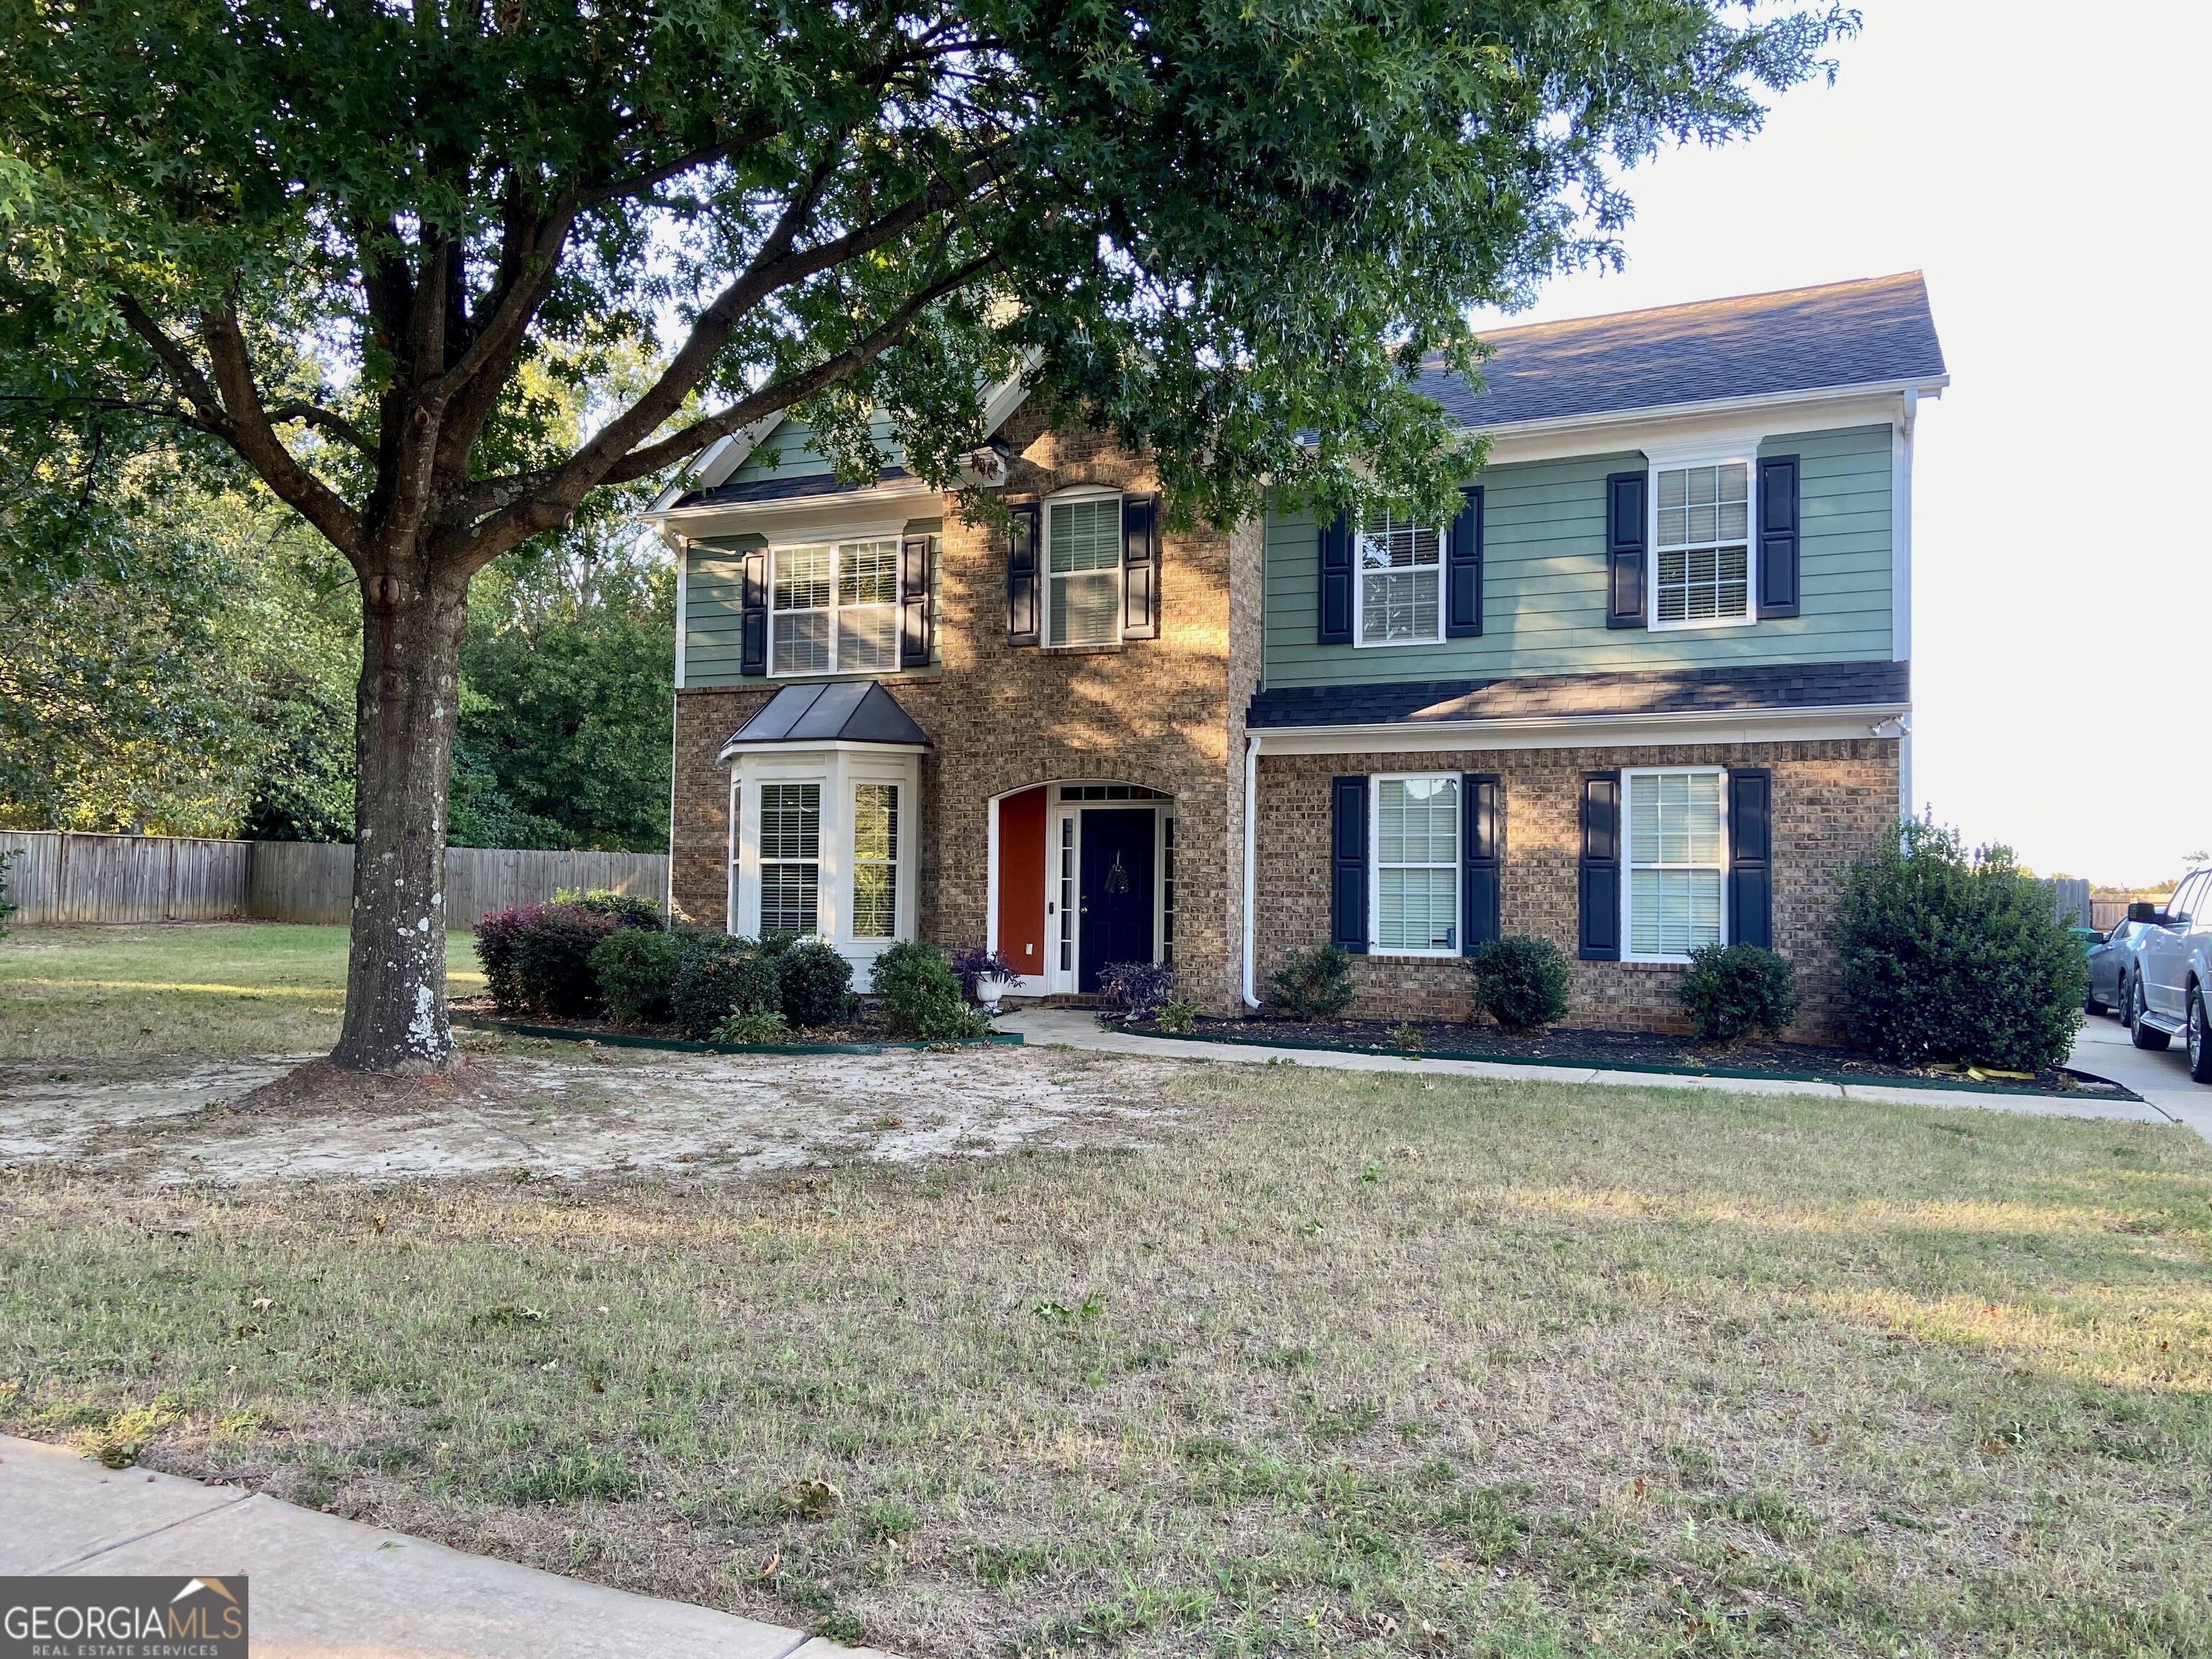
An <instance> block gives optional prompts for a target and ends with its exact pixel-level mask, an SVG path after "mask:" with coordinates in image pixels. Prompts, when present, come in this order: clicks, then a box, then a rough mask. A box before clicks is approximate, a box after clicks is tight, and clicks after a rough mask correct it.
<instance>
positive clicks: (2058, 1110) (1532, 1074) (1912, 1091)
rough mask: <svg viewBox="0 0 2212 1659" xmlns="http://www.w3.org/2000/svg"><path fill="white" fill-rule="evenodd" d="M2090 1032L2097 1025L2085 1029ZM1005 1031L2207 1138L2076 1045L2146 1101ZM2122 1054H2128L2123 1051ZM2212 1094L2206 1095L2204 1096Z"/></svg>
mask: <svg viewBox="0 0 2212 1659" xmlns="http://www.w3.org/2000/svg"><path fill="white" fill-rule="evenodd" d="M2090 1024H2092V1025H2094V1024H2097V1022H2096V1021H2094V1020H2092V1021H2091V1022H2090ZM999 1025H1000V1029H1001V1030H1010V1031H1019V1032H1020V1033H1021V1034H1022V1036H1023V1037H1024V1039H1025V1040H1026V1041H1028V1042H1033V1043H1053V1042H1057V1043H1062V1044H1065V1045H1066V1047H1068V1048H1096V1049H1103V1050H1104V1051H1106V1052H1108V1053H1110V1054H1155V1055H1158V1054H1167V1055H1173V1056H1175V1057H1176V1058H1179V1059H1183V1060H1226V1061H1231V1062H1237V1063H1241V1064H1244V1065H1264V1064H1266V1063H1267V1061H1269V1060H1287V1061H1291V1062H1293V1063H1295V1064H1297V1065H1299V1066H1334V1067H1335V1068H1337V1069H1338V1070H1340V1071H1346V1072H1419V1073H1421V1074H1422V1075H1423V1076H1425V1077H1437V1076H1444V1077H1487V1078H1504V1079H1513V1080H1516V1081H1519V1082H1522V1083H1598V1084H1609V1085H1613V1086H1615V1087H1618V1088H1624V1089H1723V1090H1727V1091H1730V1092H1731V1093H1735V1094H1750V1095H1819V1096H1823V1097H1826V1098H1828V1099H1830V1100H1881V1101H1893V1102H1900V1103H1904V1104H1906V1105H1911V1106H1956V1107H1979V1108H1982V1109H1984V1110H1989V1111H2000V1112H2027V1113H2030V1114H2032V1115H2038V1116H2045V1117H2086V1118H2127V1119H2130V1120H2132V1121H2136V1122H2138V1123H2180V1122H2187V1123H2188V1124H2189V1126H2190V1127H2191V1128H2193V1129H2195V1130H2196V1131H2197V1133H2199V1134H2202V1135H2203V1136H2204V1137H2205V1138H2206V1139H2212V1103H2208V1109H2205V1110H2204V1111H2203V1115H2199V1116H2195V1117H2185V1116H2184V1115H2183V1114H2182V1113H2181V1112H2179V1110H2176V1109H2171V1108H2170V1107H2168V1106H2167V1105H2166V1104H2164V1103H2162V1102H2154V1101H2152V1100H2151V1099H2150V1098H2149V1097H2148V1091H2146V1090H2144V1089H2143V1087H2142V1085H2140V1084H2138V1083H2136V1081H2135V1080H2134V1079H2132V1078H2130V1077H2126V1076H2123V1075H2122V1074H2121V1073H2119V1072H2118V1071H2117V1070H2114V1069H2112V1067H2111V1066H2107V1065H2105V1064H2103V1063H2102V1062H2104V1061H2106V1060H2108V1059H2109V1058H2110V1051H2109V1050H2107V1049H2104V1048H2100V1049H2098V1050H2097V1051H2096V1055H2095V1058H2096V1060H2097V1061H2098V1062H2099V1063H2098V1064H2091V1063H2089V1062H2088V1061H2087V1060H2081V1059H2080V1058H2079V1055H2080V1054H2081V1048H2080V1045H2079V1044H2077V1045H2076V1047H2075V1055H2076V1060H2075V1064H2076V1065H2078V1066H2081V1069H2082V1070H2084V1071H2087V1072H2091V1073H2095V1074H2096V1075H2097V1076H2100V1077H2106V1078H2110V1079H2112V1081H2113V1082H2115V1083H2120V1084H2124V1085H2126V1086H2127V1087H2129V1088H2130V1089H2134V1090H2136V1091H2137V1092H2138V1093H2141V1094H2144V1095H2145V1096H2146V1099H2145V1100H2142V1101H2135V1100H2093V1099H2084V1098H2082V1097H2079V1096H2075V1095H2012V1094H1981V1093H1978V1092H1976V1091H1972V1090H1967V1089H1918V1088H1912V1087H1909V1086H1904V1085H1896V1084H1871V1083H1804V1082H1797V1081H1794V1080H1790V1079H1781V1078H1735V1077H1706V1076H1701V1075H1699V1074H1697V1073H1689V1072H1680V1073H1667V1072H1613V1071H1603V1070H1599V1069H1597V1068H1595V1067H1592V1068H1583V1067H1581V1066H1514V1065H1509V1064H1506V1063H1504V1062H1502V1061H1498V1060H1443V1059H1429V1060H1415V1059H1412V1058H1409V1057H1407V1056H1404V1055H1400V1054H1334V1053H1331V1052H1329V1051H1328V1050H1326V1049H1314V1048H1261V1047H1258V1046H1256V1045H1247V1044H1245V1043H1241V1042H1237V1043H1231V1042H1176V1041H1175V1040H1174V1039H1172V1038H1168V1037H1149V1036H1127V1035H1126V1034H1124V1033H1122V1032H1120V1031H1109V1030H1102V1029H1101V1028H1100V1026H1099V1024H1098V1022H1097V1019H1096V1018H1093V1017H1092V1016H1091V1013H1090V1012H1088V1011H1086V1010H1083V1009H1076V1008H1030V1009H1024V1010H1023V1011H1022V1012H1019V1013H1014V1014H1009V1015H1007V1016H1006V1018H1003V1019H1001V1020H1000V1022H999ZM2119 1040H2120V1042H2121V1043H2122V1044H2123V1045H2125V1044H2126V1042H2127V1033H2126V1032H2125V1031H2122V1032H2121V1033H2120V1037H2119ZM2127 1052H2128V1053H2129V1054H2135V1052H2136V1051H2135V1050H2134V1049H2132V1048H2129V1049H2128V1050H2127ZM2140 1058H2142V1059H2143V1060H2164V1059H2166V1058H2167V1056H2166V1055H2164V1054H2144V1055H2142V1056H2140ZM2179 1077H2180V1079H2181V1084H2182V1086H2183V1087H2185V1088H2186V1087H2189V1086H2191V1085H2190V1083H2189V1075H2188V1073H2187V1072H2186V1071H2183V1072H2181V1073H2179ZM2203 1092H2204V1093H2205V1094H2206V1095H2207V1096H2212V1089H2208V1090H2206V1091H2203Z"/></svg>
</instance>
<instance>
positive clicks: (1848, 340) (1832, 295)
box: [1422, 270, 1949, 431]
mask: <svg viewBox="0 0 2212 1659" xmlns="http://www.w3.org/2000/svg"><path fill="white" fill-rule="evenodd" d="M1482 338H1483V340H1484V342H1485V343H1486V344H1488V345H1489V346H1491V347H1492V351H1493V355H1492V357H1491V358H1490V360H1489V362H1487V363H1486V364H1485V365H1484V366H1483V370H1482V379H1483V381H1484V385H1483V386H1482V387H1481V388H1480V390H1477V389H1476V388H1474V387H1473V386H1469V385H1468V383H1467V382H1466V381H1465V380H1462V378H1461V377H1460V376H1458V375H1456V374H1449V373H1447V372H1446V371H1445V370H1444V369H1443V368H1441V367H1435V366H1432V367H1431V368H1428V369H1426V370H1425V371H1424V373H1423V375H1422V390H1423V391H1425V392H1427V393H1428V394H1429V395H1430V396H1431V397H1432V398H1435V399H1436V400H1437V402H1438V403H1439V404H1442V405H1443V409H1444V411H1445V413H1447V414H1449V416H1452V418H1453V419H1455V420H1456V421H1458V422H1460V423H1461V424H1462V425H1463V426H1467V427H1471V428H1474V429H1476V430H1478V431H1487V430H1489V429H1491V428H1496V427H1500V426H1512V425H1518V424H1522V423H1523V422H1540V421H1541V422H1552V421H1571V420H1577V419H1585V418H1589V417H1591V416H1603V415H1620V414H1626V413H1629V412H1631V411H1634V410H1657V409H1670V408H1680V407H1681V406H1683V405H1686V404H1715V403H1735V402H1740V401H1744V400H1748V399H1757V398H1777V397H1786V396H1788V395H1790V393H1793V392H1841V391H1846V390H1849V389H1850V388H1853V387H1867V388H1875V387H1883V388H1887V387H1897V386H1941V385H1942V384H1943V383H1944V382H1945V381H1946V380H1948V378H1949V376H1948V374H1947V373H1946V372H1945V369H1944V367H1943V348H1942V343H1940V342H1939V341H1938V340H1937V339H1936V319H1935V317H1934V315H1933V314H1932V313H1930V311H1929V305H1928V284H1927V283H1926V281H1925V280H1924V279H1923V277H1922V276H1921V274H1920V273H1919V272H1918V271H1917V270H1909V271H1905V272H1903V273H1902V274H1900V275H1898V276H1869V277H1865V278H1863V279H1861V280H1859V281H1857V282H1849V283H1826V284H1824V285H1822V286H1820V287H1819V288H1793V289H1783V290H1781V291H1780V292H1778V293H1774V294H1747V295H1740V296H1738V297H1737V298H1735V299H1729V300H1705V301H1699V302H1698V303H1697V304H1694V305H1683V306H1662V307H1659V308H1657V309H1656V310H1652V311H1623V312H1616V313H1613V315H1611V316H1607V317H1579V318H1575V319H1571V320H1569V321H1565V322H1557V323H1531V324H1528V325H1524V326H1522V327H1519V328H1499V329H1491V330H1487V331H1482Z"/></svg>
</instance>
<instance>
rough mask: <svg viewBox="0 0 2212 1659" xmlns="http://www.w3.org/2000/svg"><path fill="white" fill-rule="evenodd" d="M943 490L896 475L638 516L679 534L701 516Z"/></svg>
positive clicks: (863, 502) (865, 502) (862, 503)
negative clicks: (839, 486)
mask: <svg viewBox="0 0 2212 1659" xmlns="http://www.w3.org/2000/svg"><path fill="white" fill-rule="evenodd" d="M823 477H825V478H828V479H829V482H830V483H832V484H833V485H834V484H835V483H836V478H835V477H834V475H832V474H828V473H825V474H823ZM944 493H945V492H944V491H942V490H940V489H934V488H933V487H932V486H931V485H929V484H928V483H925V482H924V481H923V480H921V479H920V478H913V477H908V478H894V479H892V480H890V482H889V483H872V484H864V485H862V486H861V487H860V489H835V488H831V489H823V490H819V491H817V493H815V494H813V495H775V496H771V497H769V499H768V500H766V501H695V502H693V503H692V504H691V505H690V506H689V507H666V508H663V507H660V506H659V503H657V502H656V503H655V504H654V505H653V507H650V508H648V509H647V511H645V512H643V513H639V514H638V515H637V516H638V518H639V519H640V520H642V521H643V522H644V523H647V524H649V525H652V526H654V527H655V528H657V529H658V528H668V529H672V530H675V531H677V532H679V533H680V532H682V531H683V528H684V526H685V525H686V524H689V523H691V522H694V521H696V520H701V519H708V518H714V519H721V518H728V517H731V516H732V515H734V516H736V517H737V518H738V519H739V520H744V519H746V518H749V517H758V516H761V515H763V514H766V513H781V512H787V511H790V510H791V509H793V508H798V507H807V508H818V507H820V506H821V505H822V504H823V502H825V501H836V502H837V503H839V504H840V505H841V506H842V505H844V504H847V503H850V504H851V505H853V506H855V507H872V506H874V505H876V504H877V503H878V502H886V501H916V500H920V499H921V498H922V497H923V496H930V497H936V496H939V495H943V494H944Z"/></svg>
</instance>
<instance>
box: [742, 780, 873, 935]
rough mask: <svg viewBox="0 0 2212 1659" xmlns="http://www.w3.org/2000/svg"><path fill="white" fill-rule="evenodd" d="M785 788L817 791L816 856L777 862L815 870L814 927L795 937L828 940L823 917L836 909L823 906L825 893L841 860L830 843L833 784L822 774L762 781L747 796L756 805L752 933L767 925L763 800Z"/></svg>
mask: <svg viewBox="0 0 2212 1659" xmlns="http://www.w3.org/2000/svg"><path fill="white" fill-rule="evenodd" d="M786 786H789V787H799V788H805V787H809V786H811V787H813V788H814V789H815V790H816V791H817V794H816V798H815V799H816V805H815V812H814V856H813V857H812V858H811V859H778V860H775V862H776V863H777V864H778V865H785V864H811V865H812V866H814V926H813V927H810V928H808V929H806V930H805V932H804V933H799V934H798V935H797V936H796V937H798V938H799V939H823V938H827V937H828V936H829V929H828V928H825V927H823V925H822V913H823V911H824V910H832V911H833V913H834V906H833V905H831V904H825V903H823V899H824V898H825V897H827V896H828V895H826V894H825V893H824V892H823V889H824V888H825V887H827V886H828V885H829V883H830V881H831V880H832V879H833V878H834V875H835V872H836V869H837V867H838V864H839V862H840V860H838V858H837V857H836V854H835V853H834V852H833V851H832V849H831V843H830V839H829V837H830V834H831V828H830V826H831V824H832V823H834V822H835V820H836V817H837V809H836V803H835V802H833V801H832V800H831V799H829V790H830V787H831V786H830V781H829V779H828V778H826V777H823V775H820V774H819V773H817V774H814V775H811V776H806V777H788V778H781V777H772V778H763V779H762V780H761V781H759V782H757V783H756V784H755V785H754V786H753V787H752V788H751V789H750V790H748V791H747V792H746V793H749V794H750V795H751V796H752V798H753V803H754V805H753V823H752V855H753V859H752V862H753V922H754V925H753V927H752V928H751V930H750V931H751V932H752V933H754V934H755V935H756V936H757V935H758V934H759V933H760V931H761V930H762V928H763V927H766V925H767V923H766V921H765V919H764V918H763V916H762V914H761V912H762V908H763V904H764V902H765V901H764V899H763V892H764V890H765V889H766V887H767V883H768V866H769V860H768V858H767V857H766V856H765V855H764V854H763V853H762V851H761V845H760V836H761V817H762V815H763V812H764V811H765V810H766V808H767V805H768V803H767V802H766V800H765V799H763V796H764V795H765V794H766V793H767V792H768V791H769V790H770V789H774V788H777V787H786ZM845 833H846V835H847V836H848V837H849V836H850V835H851V833H852V831H851V829H850V828H849V827H848V828H847V829H846V832H845Z"/></svg>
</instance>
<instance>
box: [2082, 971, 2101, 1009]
mask: <svg viewBox="0 0 2212 1659" xmlns="http://www.w3.org/2000/svg"><path fill="white" fill-rule="evenodd" d="M2096 986H2097V981H2095V980H2094V979H2092V980H2091V981H2089V993H2088V994H2087V996H2085V997H2083V998H2082V999H2081V1012H2083V1013H2085V1014H2101V1013H2103V1012H2105V1005H2104V1004H2103V1003H2101V1002H2100V1001H2098V1000H2097V990H2096Z"/></svg>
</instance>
